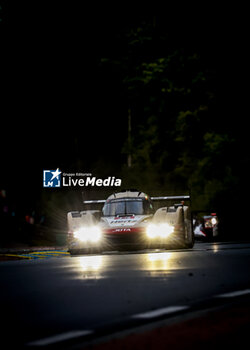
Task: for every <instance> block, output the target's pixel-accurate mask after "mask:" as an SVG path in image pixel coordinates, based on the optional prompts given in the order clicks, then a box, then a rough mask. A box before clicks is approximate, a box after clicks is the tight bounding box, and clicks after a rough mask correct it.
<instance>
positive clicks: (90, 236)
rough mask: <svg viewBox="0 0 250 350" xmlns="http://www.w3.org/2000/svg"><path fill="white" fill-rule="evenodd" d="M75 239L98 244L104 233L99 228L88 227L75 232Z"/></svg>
mask: <svg viewBox="0 0 250 350" xmlns="http://www.w3.org/2000/svg"><path fill="white" fill-rule="evenodd" d="M74 237H75V238H77V239H79V240H80V241H82V242H98V241H99V240H100V239H101V237H102V232H101V229H100V228H99V227H98V226H86V227H81V228H80V229H79V230H77V231H75V232H74Z"/></svg>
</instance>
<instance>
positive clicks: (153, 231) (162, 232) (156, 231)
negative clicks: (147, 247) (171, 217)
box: [146, 223, 174, 239]
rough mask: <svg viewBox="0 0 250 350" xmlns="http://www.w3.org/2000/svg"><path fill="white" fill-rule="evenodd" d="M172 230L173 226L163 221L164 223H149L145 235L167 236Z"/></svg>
mask: <svg viewBox="0 0 250 350" xmlns="http://www.w3.org/2000/svg"><path fill="white" fill-rule="evenodd" d="M173 232H174V227H173V226H171V225H169V224H167V223H164V224H159V225H155V224H150V225H148V227H147V231H146V233H147V236H148V238H151V239H154V238H167V237H168V236H169V235H170V234H171V233H173Z"/></svg>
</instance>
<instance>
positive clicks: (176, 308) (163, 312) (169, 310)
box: [132, 305, 189, 318]
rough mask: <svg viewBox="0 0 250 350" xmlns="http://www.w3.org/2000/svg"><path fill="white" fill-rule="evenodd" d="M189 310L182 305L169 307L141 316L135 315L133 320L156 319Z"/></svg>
mask: <svg viewBox="0 0 250 350" xmlns="http://www.w3.org/2000/svg"><path fill="white" fill-rule="evenodd" d="M188 308H189V306H186V305H185V306H182V305H180V306H179V305H176V306H168V307H164V308H162V309H157V310H153V311H148V312H144V313H141V314H136V315H133V316H132V318H154V317H158V316H162V315H167V314H172V313H174V312H177V311H181V310H186V309H188Z"/></svg>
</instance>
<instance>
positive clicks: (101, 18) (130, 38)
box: [0, 1, 250, 241]
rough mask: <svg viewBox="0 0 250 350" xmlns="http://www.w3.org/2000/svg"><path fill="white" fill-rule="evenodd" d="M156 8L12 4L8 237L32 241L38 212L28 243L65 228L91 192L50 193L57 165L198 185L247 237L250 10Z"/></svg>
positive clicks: (5, 108)
mask: <svg viewBox="0 0 250 350" xmlns="http://www.w3.org/2000/svg"><path fill="white" fill-rule="evenodd" d="M143 10H145V9H143ZM147 10H148V11H142V10H141V11H139V12H137V11H135V10H134V9H132V8H129V5H128V4H127V7H125V6H124V7H123V6H121V8H118V7H117V8H114V7H111V8H108V7H107V6H106V5H105V6H104V5H103V6H102V7H101V6H100V5H96V6H94V5H93V7H92V8H90V6H89V7H88V8H87V7H85V6H81V7H80V6H78V5H76V4H69V3H67V4H63V3H58V4H57V3H54V4H53V5H51V3H46V2H41V3H37V2H35V3H34V2H22V3H12V4H10V3H7V1H4V2H2V4H1V11H0V13H1V17H0V18H1V22H0V25H1V107H0V113H1V144H0V145H1V178H0V180H1V181H0V185H1V186H0V187H1V189H4V190H5V191H6V192H2V195H1V207H2V214H1V215H2V222H3V223H4V224H3V225H2V231H3V232H4V234H3V235H4V236H6V235H7V236H8V237H10V236H12V234H13V235H14V236H15V235H16V236H17V237H18V238H19V239H20V240H22V239H23V236H25V237H26V232H27V227H28V230H29V228H30V225H26V224H27V223H28V222H29V219H30V217H32V218H33V219H34V220H33V222H34V224H32V225H33V226H32V230H31V234H30V236H29V237H28V238H27V237H26V238H24V240H25V239H26V240H27V241H31V240H32V239H31V236H32V235H35V234H37V232H41V231H46V239H48V237H49V238H51V235H52V233H53V232H61V231H63V230H65V217H66V216H65V215H66V212H67V211H68V210H74V209H80V208H79V206H81V200H82V195H81V188H80V189H79V188H78V189H70V190H66V189H65V188H62V189H60V190H56V189H55V190H53V189H44V188H43V187H42V170H43V169H56V168H60V170H62V171H65V172H87V173H92V174H93V175H94V176H97V177H103V178H104V177H107V176H116V177H120V178H122V187H127V188H135V187H137V188H139V189H140V190H144V191H147V192H148V193H149V194H150V195H157V194H162V195H164V194H165V195H167V194H183V193H189V192H190V193H191V195H192V205H193V209H194V210H196V211H199V210H205V211H207V212H211V211H215V212H217V213H218V215H219V218H220V222H221V232H222V235H224V236H225V237H229V238H230V237H234V236H237V237H239V238H242V237H246V236H247V232H246V230H245V227H246V222H245V221H246V220H245V214H243V212H244V211H245V210H246V211H247V208H248V194H249V191H248V171H249V165H250V164H249V152H248V149H249V147H248V117H247V115H246V112H245V110H244V103H245V101H246V97H244V96H246V92H245V91H246V89H245V85H244V83H243V82H244V79H246V78H245V77H246V70H245V65H244V63H245V62H246V52H245V51H246V41H245V33H246V28H245V22H244V18H243V17H242V15H243V12H244V11H243V10H241V11H240V12H239V13H238V12H237V11H234V10H235V9H231V8H226V9H223V10H219V9H218V8H216V7H212V5H211V6H210V7H209V8H208V7H206V6H204V8H201V7H199V8H196V11H192V10H191V9H187V8H179V9H172V8H170V7H169V6H167V7H165V8H164V10H162V11H161V9H158V11H154V9H147ZM188 10H189V11H188ZM129 113H130V115H131V134H130V136H131V142H128V115H129ZM128 154H131V157H132V166H131V167H128V164H127V158H128ZM114 190H117V188H111V189H108V190H107V191H103V190H102V189H98V188H91V189H89V191H88V192H90V193H88V194H86V195H87V196H89V197H92V198H93V197H96V198H102V196H104V195H107V194H109V193H110V192H112V191H114ZM106 192H107V193H106ZM4 208H5V209H4ZM13 218H14V219H13ZM13 220H15V223H14V224H13ZM10 223H11V224H10ZM45 228H46V230H45Z"/></svg>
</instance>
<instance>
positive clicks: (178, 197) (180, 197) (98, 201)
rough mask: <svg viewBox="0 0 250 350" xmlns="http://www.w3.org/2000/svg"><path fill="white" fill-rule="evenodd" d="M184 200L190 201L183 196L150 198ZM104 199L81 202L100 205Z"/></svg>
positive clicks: (154, 199)
mask: <svg viewBox="0 0 250 350" xmlns="http://www.w3.org/2000/svg"><path fill="white" fill-rule="evenodd" d="M175 199H179V200H184V199H190V196H188V195H183V196H164V197H151V200H152V201H165V200H175ZM105 202H106V199H94V200H87V201H83V204H101V203H105Z"/></svg>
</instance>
